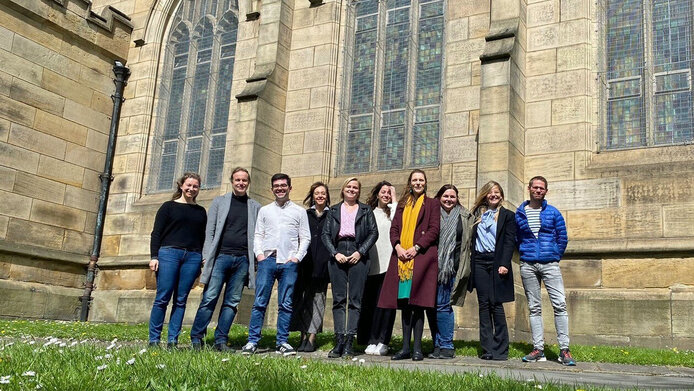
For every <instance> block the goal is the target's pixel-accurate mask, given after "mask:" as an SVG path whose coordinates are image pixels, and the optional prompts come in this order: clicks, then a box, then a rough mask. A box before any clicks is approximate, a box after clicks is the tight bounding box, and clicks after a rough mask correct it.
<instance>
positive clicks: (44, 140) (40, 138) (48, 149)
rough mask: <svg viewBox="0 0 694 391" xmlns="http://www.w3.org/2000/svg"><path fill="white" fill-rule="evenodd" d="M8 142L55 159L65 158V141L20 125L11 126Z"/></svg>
mask: <svg viewBox="0 0 694 391" xmlns="http://www.w3.org/2000/svg"><path fill="white" fill-rule="evenodd" d="M8 141H9V142H10V144H14V145H17V146H19V147H22V148H24V149H28V150H30V151H34V152H38V153H40V154H43V155H47V156H52V157H54V158H56V159H63V158H65V148H66V145H67V143H66V142H65V141H63V140H61V139H59V138H57V137H53V136H49V135H47V134H44V133H42V132H39V131H36V130H33V129H31V128H28V127H25V126H22V125H17V124H12V128H11V129H10V137H9V140H8Z"/></svg>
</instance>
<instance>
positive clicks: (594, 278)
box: [559, 259, 603, 289]
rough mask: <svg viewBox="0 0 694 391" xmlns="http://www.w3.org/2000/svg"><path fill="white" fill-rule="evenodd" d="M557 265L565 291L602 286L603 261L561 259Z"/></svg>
mask: <svg viewBox="0 0 694 391" xmlns="http://www.w3.org/2000/svg"><path fill="white" fill-rule="evenodd" d="M559 264H560V266H561V274H562V278H563V279H564V286H565V287H566V288H567V289H576V288H599V287H601V286H603V284H602V276H603V273H602V270H603V266H602V265H603V261H601V260H597V259H563V260H562V261H561V262H560V263H559Z"/></svg>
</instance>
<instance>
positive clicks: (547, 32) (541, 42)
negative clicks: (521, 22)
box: [528, 24, 559, 52]
mask: <svg viewBox="0 0 694 391" xmlns="http://www.w3.org/2000/svg"><path fill="white" fill-rule="evenodd" d="M558 45H559V26H558V25H557V24H550V25H546V26H541V27H534V28H528V52H534V51H537V50H545V49H552V48H556V47H557V46H558Z"/></svg>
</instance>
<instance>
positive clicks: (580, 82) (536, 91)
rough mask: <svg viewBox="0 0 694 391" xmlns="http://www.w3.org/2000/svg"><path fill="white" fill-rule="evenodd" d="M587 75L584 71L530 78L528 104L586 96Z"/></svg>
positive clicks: (528, 82)
mask: <svg viewBox="0 0 694 391" xmlns="http://www.w3.org/2000/svg"><path fill="white" fill-rule="evenodd" d="M586 80H587V74H586V71H584V70H577V71H569V72H559V73H555V74H549V75H541V76H534V77H528V79H527V95H526V101H527V102H536V101H539V100H545V99H557V98H566V97H569V96H580V95H586V93H587V87H586Z"/></svg>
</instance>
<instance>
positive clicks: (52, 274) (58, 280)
mask: <svg viewBox="0 0 694 391" xmlns="http://www.w3.org/2000/svg"><path fill="white" fill-rule="evenodd" d="M3 258H5V257H3ZM4 260H7V261H8V263H9V265H10V272H9V276H8V277H9V278H10V279H11V280H14V281H23V282H35V283H41V284H48V285H58V286H64V287H70V288H81V287H82V286H83V285H84V278H85V275H84V272H83V268H82V267H81V266H79V265H66V264H61V263H57V262H50V261H43V260H38V259H35V258H26V257H22V256H13V257H7V258H5V259H4Z"/></svg>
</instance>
